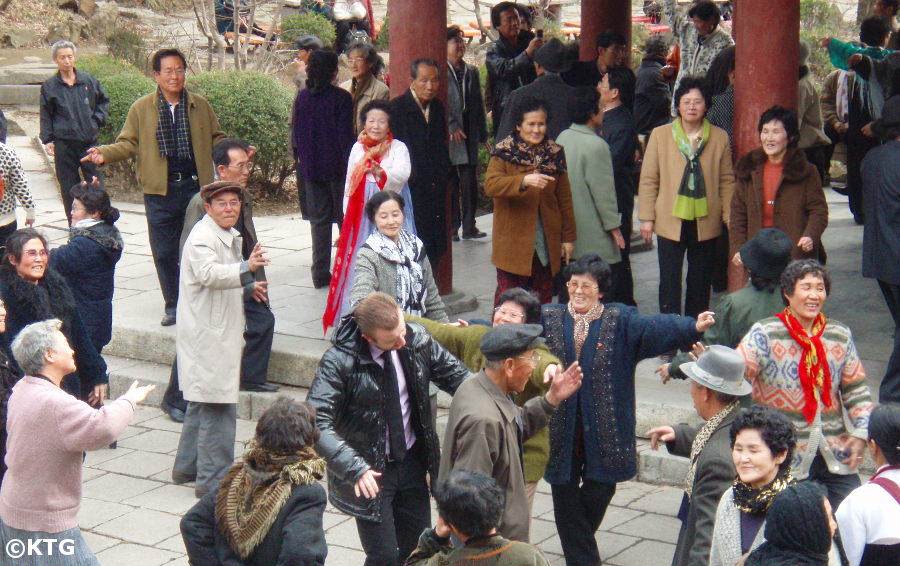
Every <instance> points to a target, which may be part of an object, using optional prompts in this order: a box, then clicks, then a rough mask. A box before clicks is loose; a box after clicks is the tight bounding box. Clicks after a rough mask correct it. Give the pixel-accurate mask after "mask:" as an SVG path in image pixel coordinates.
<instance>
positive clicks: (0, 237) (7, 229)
mask: <svg viewBox="0 0 900 566" xmlns="http://www.w3.org/2000/svg"><path fill="white" fill-rule="evenodd" d="M18 228H19V224H18V223H17V222H16V221H15V220H13V221H12V222H10V223H9V224H7V225H6V226H0V250H2V249H3V248H5V247H6V239H7V238H9V236H10V235H11V234H12V233H13V232H15V231H16V230H17V229H18Z"/></svg>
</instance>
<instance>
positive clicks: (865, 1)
mask: <svg viewBox="0 0 900 566" xmlns="http://www.w3.org/2000/svg"><path fill="white" fill-rule="evenodd" d="M873 8H875V0H858V4H857V9H856V25H857V27H858V26H859V25H861V24H862V21H863V20H864V19H866V18H868V17H869V16H871V15H872V9H873Z"/></svg>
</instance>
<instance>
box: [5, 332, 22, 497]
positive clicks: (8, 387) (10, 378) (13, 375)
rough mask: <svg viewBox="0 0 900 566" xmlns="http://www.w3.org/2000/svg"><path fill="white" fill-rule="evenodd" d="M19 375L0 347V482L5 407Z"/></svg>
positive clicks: (20, 375)
mask: <svg viewBox="0 0 900 566" xmlns="http://www.w3.org/2000/svg"><path fill="white" fill-rule="evenodd" d="M20 377H22V374H21V373H20V372H18V371H17V370H16V369H15V367H14V366H13V364H12V362H10V360H9V358H8V357H7V356H6V352H4V351H3V350H2V349H0V483H2V482H3V475H4V474H5V473H6V408H7V406H8V405H9V396H10V395H12V388H13V385H15V384H16V382H17V381H19V378H20Z"/></svg>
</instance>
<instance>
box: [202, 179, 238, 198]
mask: <svg viewBox="0 0 900 566" xmlns="http://www.w3.org/2000/svg"><path fill="white" fill-rule="evenodd" d="M226 192H228V193H237V194H238V196H242V195H243V189H242V188H241V186H240V185H239V184H238V183H235V182H234V181H215V182H213V183H210V184H208V185H203V187H202V188H201V189H200V198H202V199H203V200H204V201H206V202H209V201H210V200H211V199H212V198H213V197H214V196H216V195H217V194H219V193H226Z"/></svg>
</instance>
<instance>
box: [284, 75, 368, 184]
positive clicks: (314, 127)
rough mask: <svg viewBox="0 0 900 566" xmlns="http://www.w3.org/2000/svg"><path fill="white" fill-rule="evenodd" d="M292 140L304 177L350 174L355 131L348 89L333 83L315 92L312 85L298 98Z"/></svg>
mask: <svg viewBox="0 0 900 566" xmlns="http://www.w3.org/2000/svg"><path fill="white" fill-rule="evenodd" d="M294 115H295V116H298V117H300V118H302V119H298V120H295V121H294V123H293V126H292V132H291V139H292V140H293V144H294V148H295V155H294V156H295V157H296V158H297V161H298V162H299V163H300V171H301V172H302V173H303V178H304V179H309V180H311V181H338V180H339V181H341V182H343V179H344V175H346V174H347V159H348V158H349V157H350V148H351V147H353V142H355V141H356V136H355V135H354V134H353V99H352V98H351V97H350V93H349V92H347V91H346V90H344V89H342V88H339V87H336V86H333V85H332V86H329V87H327V88H326V89H325V90H324V91H323V92H320V93H316V94H314V93H313V92H312V91H311V90H309V89H308V88H305V89H303V90H301V91H300V92H298V93H297V98H296V99H295V100H294Z"/></svg>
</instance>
